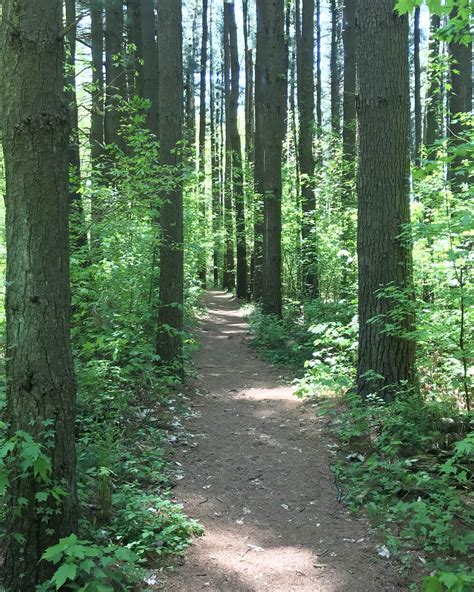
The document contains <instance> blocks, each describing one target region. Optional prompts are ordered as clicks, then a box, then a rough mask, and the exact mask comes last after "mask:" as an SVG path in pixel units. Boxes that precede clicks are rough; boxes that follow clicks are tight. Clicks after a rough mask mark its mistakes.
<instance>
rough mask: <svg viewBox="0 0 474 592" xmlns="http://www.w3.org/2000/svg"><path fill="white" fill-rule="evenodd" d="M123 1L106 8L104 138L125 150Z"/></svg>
mask: <svg viewBox="0 0 474 592" xmlns="http://www.w3.org/2000/svg"><path fill="white" fill-rule="evenodd" d="M123 31H124V18H123V1H122V0H107V1H106V7H105V80H106V93H105V121H104V137H105V143H106V144H108V145H111V144H115V145H116V146H118V147H119V148H120V149H121V150H125V142H124V139H123V138H122V137H121V136H120V134H119V128H120V111H119V107H120V103H121V100H122V99H124V98H125V97H126V95H127V90H126V75H125V68H124V66H123V63H122V57H123Z"/></svg>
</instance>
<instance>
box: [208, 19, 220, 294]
mask: <svg viewBox="0 0 474 592" xmlns="http://www.w3.org/2000/svg"><path fill="white" fill-rule="evenodd" d="M212 39H213V35H212V21H211V23H210V30H209V79H210V105H209V107H210V109H209V110H210V128H211V129H210V132H211V167H212V171H211V186H212V237H213V256H212V259H213V283H214V287H215V288H217V287H218V285H219V254H220V226H221V215H222V213H221V207H220V189H219V186H220V184H219V170H220V166H219V142H218V136H217V126H218V125H219V113H217V112H216V110H217V101H216V85H215V82H214V53H213V43H212Z"/></svg>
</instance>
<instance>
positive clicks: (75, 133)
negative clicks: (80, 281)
mask: <svg viewBox="0 0 474 592" xmlns="http://www.w3.org/2000/svg"><path fill="white" fill-rule="evenodd" d="M76 18H77V15H76V0H66V27H69V26H71V25H72V24H73V23H75V22H76ZM76 36H77V25H75V26H73V27H72V28H71V29H70V31H69V33H68V34H67V36H66V41H67V70H66V72H67V74H66V80H65V82H66V88H67V102H68V108H69V132H70V137H69V201H70V205H71V214H70V218H71V219H70V227H71V247H72V248H73V249H74V250H75V251H79V252H81V251H83V250H84V247H86V246H87V233H86V230H85V219H84V208H83V205H82V194H81V157H80V152H79V148H80V146H79V117H78V110H77V94H76ZM83 255H85V253H83Z"/></svg>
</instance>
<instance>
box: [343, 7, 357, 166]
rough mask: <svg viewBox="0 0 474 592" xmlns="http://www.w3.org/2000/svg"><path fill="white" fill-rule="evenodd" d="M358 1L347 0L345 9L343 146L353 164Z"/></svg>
mask: <svg viewBox="0 0 474 592" xmlns="http://www.w3.org/2000/svg"><path fill="white" fill-rule="evenodd" d="M355 15H356V0H345V2H344V9H343V32H342V41H343V45H344V103H343V112H344V114H343V119H344V129H343V146H344V159H345V160H346V162H352V161H353V159H354V157H355V145H356V102H355V94H356V39H355Z"/></svg>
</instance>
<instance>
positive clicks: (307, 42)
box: [297, 0, 319, 297]
mask: <svg viewBox="0 0 474 592" xmlns="http://www.w3.org/2000/svg"><path fill="white" fill-rule="evenodd" d="M302 9H303V11H302V19H301V36H297V54H298V59H297V70H298V112H299V146H298V157H299V168H300V174H301V198H302V202H301V204H302V210H303V217H302V225H301V236H302V240H303V285H304V290H305V292H306V294H307V295H309V296H312V297H318V296H319V279H318V261H317V253H316V246H315V244H314V243H315V240H316V237H315V236H314V225H315V220H314V217H315V210H316V195H315V192H314V167H315V160H314V155H313V144H314V131H315V129H316V121H315V117H314V0H303V6H302ZM298 20H299V19H298Z"/></svg>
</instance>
